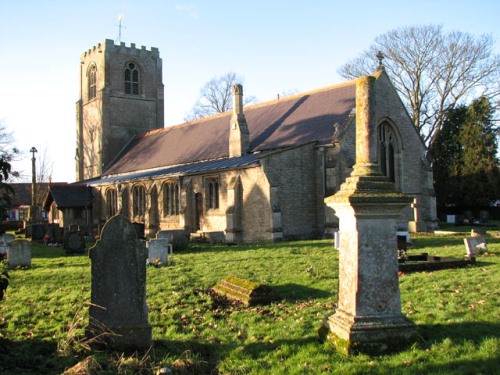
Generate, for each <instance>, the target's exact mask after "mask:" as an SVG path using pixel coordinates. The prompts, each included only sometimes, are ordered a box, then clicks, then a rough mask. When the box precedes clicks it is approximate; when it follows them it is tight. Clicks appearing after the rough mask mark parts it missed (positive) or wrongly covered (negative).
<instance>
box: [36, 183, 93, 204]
mask: <svg viewBox="0 0 500 375" xmlns="http://www.w3.org/2000/svg"><path fill="white" fill-rule="evenodd" d="M52 202H56V205H57V208H58V209H63V208H68V207H71V208H74V207H81V208H84V207H90V206H92V190H91V189H90V188H89V187H88V186H87V185H79V184H53V185H50V186H49V192H48V195H47V197H46V198H45V202H44V204H43V207H44V208H45V209H46V210H48V209H49V208H50V205H51V204H52Z"/></svg>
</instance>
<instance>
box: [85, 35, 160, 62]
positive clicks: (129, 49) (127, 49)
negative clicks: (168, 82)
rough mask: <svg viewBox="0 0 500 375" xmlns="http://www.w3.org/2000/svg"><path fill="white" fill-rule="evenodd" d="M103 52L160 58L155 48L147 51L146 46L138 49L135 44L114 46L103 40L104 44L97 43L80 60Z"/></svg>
mask: <svg viewBox="0 0 500 375" xmlns="http://www.w3.org/2000/svg"><path fill="white" fill-rule="evenodd" d="M103 50H108V51H112V52H115V53H127V54H136V55H138V56H141V55H142V54H148V55H151V54H152V55H153V57H160V52H159V50H158V48H157V47H151V48H150V49H149V50H148V49H147V48H146V46H141V47H140V48H138V47H136V44H135V43H130V45H129V46H127V45H126V44H125V43H124V42H121V43H120V44H115V42H114V41H113V40H111V39H105V40H104V42H102V43H98V44H97V45H95V46H93V47H92V48H89V49H88V50H87V51H85V52H84V53H83V54H82V58H85V57H86V56H88V55H90V54H93V53H95V52H102V51H103Z"/></svg>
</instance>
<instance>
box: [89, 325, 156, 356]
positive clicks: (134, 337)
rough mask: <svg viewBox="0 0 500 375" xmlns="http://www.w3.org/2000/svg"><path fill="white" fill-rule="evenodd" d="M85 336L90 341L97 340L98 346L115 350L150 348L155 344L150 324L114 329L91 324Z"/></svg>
mask: <svg viewBox="0 0 500 375" xmlns="http://www.w3.org/2000/svg"><path fill="white" fill-rule="evenodd" d="M85 335H86V336H87V338H89V339H95V343H96V344H97V345H103V346H106V347H108V348H110V349H115V350H127V349H134V350H135V349H139V348H149V347H150V346H151V345H152V344H153V341H152V327H151V325H150V324H144V325H139V326H138V325H135V326H133V327H132V326H116V327H112V328H108V327H104V326H102V325H99V324H89V325H88V326H87V328H86V330H85Z"/></svg>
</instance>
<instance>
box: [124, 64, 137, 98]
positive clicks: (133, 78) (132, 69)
mask: <svg viewBox="0 0 500 375" xmlns="http://www.w3.org/2000/svg"><path fill="white" fill-rule="evenodd" d="M125 94H132V95H139V69H138V68H137V66H136V65H135V64H134V63H130V64H128V65H127V67H126V68H125Z"/></svg>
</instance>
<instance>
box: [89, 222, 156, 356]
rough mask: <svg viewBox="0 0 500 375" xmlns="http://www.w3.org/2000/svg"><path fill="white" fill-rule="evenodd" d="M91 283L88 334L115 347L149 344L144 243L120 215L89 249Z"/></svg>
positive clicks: (104, 229) (149, 326)
mask: <svg viewBox="0 0 500 375" xmlns="http://www.w3.org/2000/svg"><path fill="white" fill-rule="evenodd" d="M89 257H90V259H91V272H92V285H91V296H90V302H91V305H90V308H89V325H88V327H87V330H86V333H87V337H94V338H98V339H102V340H103V341H104V342H105V343H106V344H107V345H108V346H109V347H111V348H114V349H120V350H121V349H136V348H146V347H149V346H151V343H152V336H151V331H152V329H151V325H150V324H149V323H148V308H147V305H146V259H147V250H146V242H145V241H142V240H140V239H139V238H137V231H136V229H135V227H134V226H133V225H132V224H131V223H130V222H129V221H128V220H127V219H126V218H125V217H124V216H122V215H116V216H113V217H112V218H111V219H110V220H109V221H108V222H107V223H106V224H105V225H104V228H103V230H102V233H101V239H100V240H98V241H97V242H96V244H95V246H94V247H92V248H91V249H90V250H89Z"/></svg>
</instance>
